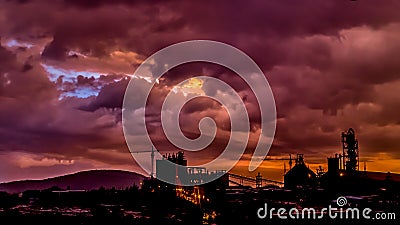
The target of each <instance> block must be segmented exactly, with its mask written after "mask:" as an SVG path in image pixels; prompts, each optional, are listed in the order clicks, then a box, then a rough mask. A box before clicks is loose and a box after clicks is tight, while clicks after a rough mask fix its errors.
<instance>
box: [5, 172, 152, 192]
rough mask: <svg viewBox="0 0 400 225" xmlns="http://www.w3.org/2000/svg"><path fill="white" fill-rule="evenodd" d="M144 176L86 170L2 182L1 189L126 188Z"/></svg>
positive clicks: (138, 182) (7, 190)
mask: <svg viewBox="0 0 400 225" xmlns="http://www.w3.org/2000/svg"><path fill="white" fill-rule="evenodd" d="M144 178H145V176H143V175H141V174H138V173H136V172H131V171H125V170H85V171H79V172H76V173H71V174H65V175H61V176H56V177H50V178H45V179H35V180H29V179H28V180H19V181H11V182H5V183H0V191H5V192H8V193H19V192H23V191H26V190H44V189H48V188H51V187H53V186H58V187H60V188H62V189H68V188H70V189H73V190H93V189H98V188H100V187H104V188H112V187H115V188H126V187H130V186H132V185H134V184H136V185H139V184H140V182H141V181H142V180H143V179H144Z"/></svg>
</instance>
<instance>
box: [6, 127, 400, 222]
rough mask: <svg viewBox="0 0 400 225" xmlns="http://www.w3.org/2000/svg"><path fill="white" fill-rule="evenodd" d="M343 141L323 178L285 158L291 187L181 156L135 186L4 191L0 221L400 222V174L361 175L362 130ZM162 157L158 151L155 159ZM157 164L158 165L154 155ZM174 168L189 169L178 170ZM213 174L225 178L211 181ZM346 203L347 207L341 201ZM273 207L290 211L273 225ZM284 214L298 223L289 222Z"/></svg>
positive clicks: (343, 137)
mask: <svg viewBox="0 0 400 225" xmlns="http://www.w3.org/2000/svg"><path fill="white" fill-rule="evenodd" d="M340 138H341V142H342V146H341V147H342V150H341V151H340V152H338V153H337V154H335V155H334V156H333V157H329V158H328V159H327V162H328V168H327V171H325V170H324V169H323V168H322V167H319V168H318V169H317V170H316V171H315V172H314V171H313V170H311V169H310V168H309V167H308V166H307V164H306V161H305V157H304V155H303V154H297V156H296V157H293V158H292V156H291V155H289V157H288V158H277V159H278V160H284V161H286V160H288V164H289V167H290V168H289V170H288V171H285V173H284V182H280V181H275V180H271V179H266V178H263V177H262V175H261V174H260V173H258V175H257V176H256V177H246V176H242V175H239V174H233V173H226V171H214V172H209V171H208V170H207V169H206V168H203V167H194V166H187V160H186V159H185V157H184V153H183V152H178V153H176V154H174V153H173V154H168V155H164V157H163V159H160V160H156V161H155V166H156V172H155V173H153V171H152V173H151V175H150V177H147V178H144V179H143V180H142V181H141V182H140V184H132V187H130V188H125V189H119V188H111V189H105V188H100V189H97V190H70V189H67V190H64V189H61V188H59V187H51V188H49V189H46V190H36V191H24V192H22V193H16V194H7V193H1V194H0V220H1V221H15V224H38V223H48V222H51V223H58V224H75V223H79V224H104V223H110V224H111V223H112V224H230V225H232V224H265V223H272V224H310V223H313V224H382V223H384V224H398V223H399V221H400V220H399V217H400V215H399V212H400V211H399V209H400V175H399V174H393V173H389V172H387V173H382V172H371V171H366V167H365V166H364V170H360V160H359V158H360V152H359V144H358V140H357V138H356V134H355V131H354V129H352V128H350V129H348V130H347V131H345V132H342V134H341V136H340ZM154 151H156V150H154V149H152V150H151V155H154ZM151 160H152V163H154V162H153V160H154V157H151ZM265 160H271V159H270V158H267V159H265ZM167 162H173V163H174V164H177V165H181V166H183V167H179V169H177V168H175V167H174V166H173V165H174V164H171V163H167ZM154 175H155V177H154ZM206 176H217V177H218V179H215V180H214V181H212V182H209V183H204V180H206V179H205V177H206ZM159 177H163V179H164V180H171V181H175V182H176V179H178V180H181V179H182V180H183V179H184V180H185V182H190V183H192V184H193V185H192V186H183V185H172V184H169V183H166V182H163V181H160V180H159V179H157V178H159ZM178 183H179V182H178ZM339 199H341V200H343V201H345V204H344V203H342V202H340V203H339ZM267 205H268V208H269V209H282V210H283V211H285V212H284V213H282V212H283V211H281V213H279V211H278V212H276V211H275V212H274V213H273V212H272V211H271V213H270V217H268V219H267V220H266V219H260V218H259V217H258V216H257V215H258V214H257V213H258V212H260V209H262V207H264V206H267ZM328 206H329V207H331V206H333V207H336V208H334V209H335V211H334V213H339V212H341V211H343V210H346V209H348V208H351V209H352V210H354V209H355V208H356V209H365V208H368V209H371V213H370V214H369V216H370V217H369V218H363V217H357V218H353V219H344V218H343V216H342V214H340V215H341V216H338V217H335V218H331V217H328V216H325V217H323V215H328V212H326V211H324V210H323V208H325V207H328ZM310 208H312V209H313V210H314V211H315V213H316V214H317V215H321V219H315V218H313V217H307V218H301V219H299V216H300V215H302V213H300V212H301V211H302V210H303V209H304V210H306V209H307V210H310ZM265 211H267V210H266V209H265ZM292 211H294V212H295V213H294V214H293V215H292V214H291V212H292ZM302 212H304V211H302ZM331 213H332V212H330V211H329V215H330V214H331ZM338 215H339V214H338ZM280 216H286V218H288V216H290V218H292V217H291V216H294V218H295V219H285V220H282V219H281V218H280ZM383 216H385V217H383ZM383 218H384V219H383Z"/></svg>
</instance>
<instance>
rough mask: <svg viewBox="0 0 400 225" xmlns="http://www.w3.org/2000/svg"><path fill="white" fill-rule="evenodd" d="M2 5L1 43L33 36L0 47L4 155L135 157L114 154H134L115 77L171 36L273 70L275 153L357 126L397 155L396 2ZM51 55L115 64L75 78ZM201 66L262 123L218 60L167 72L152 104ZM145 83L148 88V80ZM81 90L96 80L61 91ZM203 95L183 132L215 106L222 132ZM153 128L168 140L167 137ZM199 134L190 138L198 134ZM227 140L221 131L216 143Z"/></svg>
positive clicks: (332, 139)
mask: <svg viewBox="0 0 400 225" xmlns="http://www.w3.org/2000/svg"><path fill="white" fill-rule="evenodd" d="M0 4H1V7H0V36H1V37H2V38H3V40H6V41H9V40H17V41H19V42H21V43H31V44H32V45H33V47H27V46H16V47H6V45H5V44H6V43H4V42H5V41H3V42H2V44H3V45H4V46H2V47H0V61H1V63H0V101H1V104H0V113H1V116H0V133H1V135H0V143H1V145H0V147H1V148H0V149H1V151H2V152H7V151H11V150H15V149H18V150H23V151H27V152H33V153H35V154H36V153H38V154H39V153H40V154H44V153H46V154H49V153H56V154H58V155H59V156H60V155H64V156H65V157H70V158H80V159H86V160H98V161H102V162H105V163H107V162H108V163H110V164H124V163H126V164H128V163H129V162H130V161H129V160H130V157H129V156H128V157H122V156H121V157H120V156H119V155H118V153H121V154H122V152H124V151H127V150H126V146H125V144H124V139H123V136H122V128H121V125H120V108H121V105H122V99H123V94H124V91H125V88H126V85H127V80H126V79H125V78H124V77H125V75H123V74H121V75H116V74H118V73H133V70H134V68H135V67H136V66H137V65H138V64H139V63H140V61H141V60H142V59H144V58H145V57H147V56H149V55H150V54H152V53H154V52H156V51H157V50H160V49H161V48H162V47H165V46H168V45H170V44H173V43H177V42H180V41H185V40H192V39H212V40H217V41H222V42H225V43H228V44H232V45H234V46H236V47H238V48H240V49H241V50H243V51H244V52H246V53H247V54H249V56H250V57H252V58H253V59H254V60H255V61H256V62H257V63H258V65H259V66H260V67H261V69H262V70H263V71H264V72H265V73H266V76H267V78H268V81H269V82H270V84H271V87H272V89H273V92H274V95H275V100H276V104H277V113H278V117H279V119H278V126H277V134H276V138H275V142H274V147H273V149H272V151H271V154H274V155H279V154H280V153H282V154H286V153H288V152H291V153H293V152H295V151H297V150H301V151H302V152H307V153H309V154H313V155H319V154H322V155H323V154H331V153H333V152H335V151H336V150H337V148H339V147H340V143H339V142H338V140H339V134H340V132H341V131H342V130H344V129H346V128H347V127H349V126H353V127H355V128H356V131H357V134H359V139H360V144H361V145H362V146H363V151H364V152H365V154H373V153H374V152H376V151H382V152H385V153H388V154H392V155H393V156H394V157H397V156H396V155H398V150H397V149H398V143H397V141H396V140H398V139H399V138H400V137H399V136H398V134H399V133H400V132H399V131H400V130H399V125H400V121H399V118H398V105H399V103H400V100H399V98H398V96H399V95H398V93H397V91H395V90H397V89H398V87H399V85H400V84H399V78H400V67H399V65H400V64H399V63H398V59H399V58H400V55H399V52H400V40H399V37H400V14H399V13H398V12H399V9H400V3H399V2H398V1H394V0H393V1H385V2H382V3H381V2H380V3H376V1H367V0H364V1H311V0H307V1H301V2H300V1H278V0H273V1H256V0H254V1H246V2H243V1H238V0H235V1H230V2H229V3H226V2H224V1H210V2H204V1H197V2H189V1H151V2H148V1H142V0H138V1H130V0H117V1H111V0H103V1H95V0H83V1H78V0H55V1H44V0H36V1H35V0H32V1H2V2H1V3H0ZM116 53H117V54H116ZM43 63H44V64H46V65H53V66H57V67H59V68H64V69H65V70H71V69H75V71H84V70H88V71H96V69H98V70H99V71H103V70H105V68H107V67H113V68H112V69H110V71H108V70H106V71H105V72H104V73H103V72H100V73H99V74H104V75H103V76H100V77H97V78H91V77H90V76H88V77H85V76H78V75H79V74H77V75H76V78H75V79H74V81H65V79H60V80H59V81H58V82H57V81H55V82H51V81H50V80H49V74H47V72H46V71H44V70H43V69H42V68H43V67H42V64H43ZM119 70H121V71H119ZM107 74H108V75H107ZM200 74H201V75H208V76H213V77H216V78H219V79H222V80H224V81H227V82H228V83H230V84H231V85H232V86H233V88H234V89H235V90H236V91H237V92H238V93H239V95H240V97H241V98H242V100H243V101H244V102H245V103H246V107H247V109H248V110H249V112H250V119H251V122H252V131H253V132H255V131H257V130H258V129H259V110H257V105H256V104H255V103H256V100H255V99H254V96H253V95H252V94H251V91H250V90H249V88H248V87H247V86H246V85H243V83H242V82H241V80H240V78H238V76H234V75H233V74H232V72H231V71H228V70H226V69H221V68H219V66H215V65H208V66H205V65H202V64H198V65H190V66H186V67H185V65H183V66H181V67H180V68H176V69H174V70H173V71H170V72H168V73H167V74H166V76H165V77H164V79H162V80H160V85H159V86H158V87H157V88H155V89H154V92H153V94H154V96H153V97H152V99H153V100H154V102H155V105H159V102H160V101H161V100H162V98H160V96H166V94H167V93H168V92H169V91H171V89H172V86H173V85H174V84H176V83H179V82H180V81H182V80H184V79H186V78H189V77H191V76H193V75H200ZM61 75H62V74H57V76H56V78H57V77H60V76H61ZM168 75H169V76H168ZM67 82H69V83H67ZM137 82H143V85H144V86H145V85H148V83H146V81H144V80H141V79H138V81H137ZM59 85H63V86H64V87H65V88H64V89H60V88H59ZM80 87H94V89H93V90H95V91H99V94H98V95H97V96H93V97H89V98H76V97H66V98H60V95H61V94H62V93H63V92H73V91H75V90H76V89H77V88H80ZM138 91H142V90H138ZM206 91H209V92H212V91H214V92H215V91H216V90H213V89H211V88H210V89H209V90H206ZM129 97H131V98H132V99H133V100H134V98H135V96H129ZM197 101H198V102H194V103H196V104H193V103H192V104H191V106H190V105H189V104H188V107H187V108H185V109H184V111H183V112H182V114H183V115H182V118H181V119H182V123H185V124H186V126H185V129H186V128H190V127H196V126H194V125H196V124H197V121H199V119H200V118H202V117H204V116H205V115H208V116H212V117H213V118H217V119H219V120H220V122H221V123H219V124H218V125H219V126H220V128H222V131H224V128H227V125H226V124H227V123H228V122H227V121H228V120H227V118H225V116H224V114H223V113H219V112H218V107H219V106H218V105H216V104H214V103H213V102H210V101H203V100H197ZM189 106H190V107H189ZM135 107H136V106H135ZM149 113H150V114H149V117H151V118H148V119H149V121H150V120H151V122H153V123H154V124H155V126H157V124H159V123H158V122H159V121H158V120H159V113H158V112H157V111H156V110H154V108H153V109H151V110H150V112H149ZM154 124H153V125H154ZM189 125H190V126H189ZM150 131H151V132H152V133H153V135H154V137H155V138H156V139H157V137H158V138H159V139H160V140H159V142H160V143H161V142H162V138H160V137H162V134H159V133H158V132H159V131H158V130H157V129H153V130H150ZM197 131H198V130H197V129H195V130H194V131H193V132H192V134H190V135H192V136H194V137H195V136H196V134H197V133H196V132H197ZM186 133H187V134H189V133H190V130H187V131H186ZM157 135H158V136H157ZM225 141H226V140H225V139H223V140H217V141H216V142H215V143H217V144H216V145H215V146H218V143H222V144H221V145H223V143H225ZM215 146H214V147H215ZM167 147H171V146H167ZM249 148H251V146H250V147H249ZM214 149H218V148H217V147H215V148H214ZM114 150H116V151H117V153H115V152H113V151H114ZM97 153H98V154H97ZM246 153H248V152H246ZM113 155H114V157H113ZM128 155H129V154H128ZM206 155H213V154H206ZM110 157H111V158H110ZM324 157H325V156H324Z"/></svg>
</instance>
